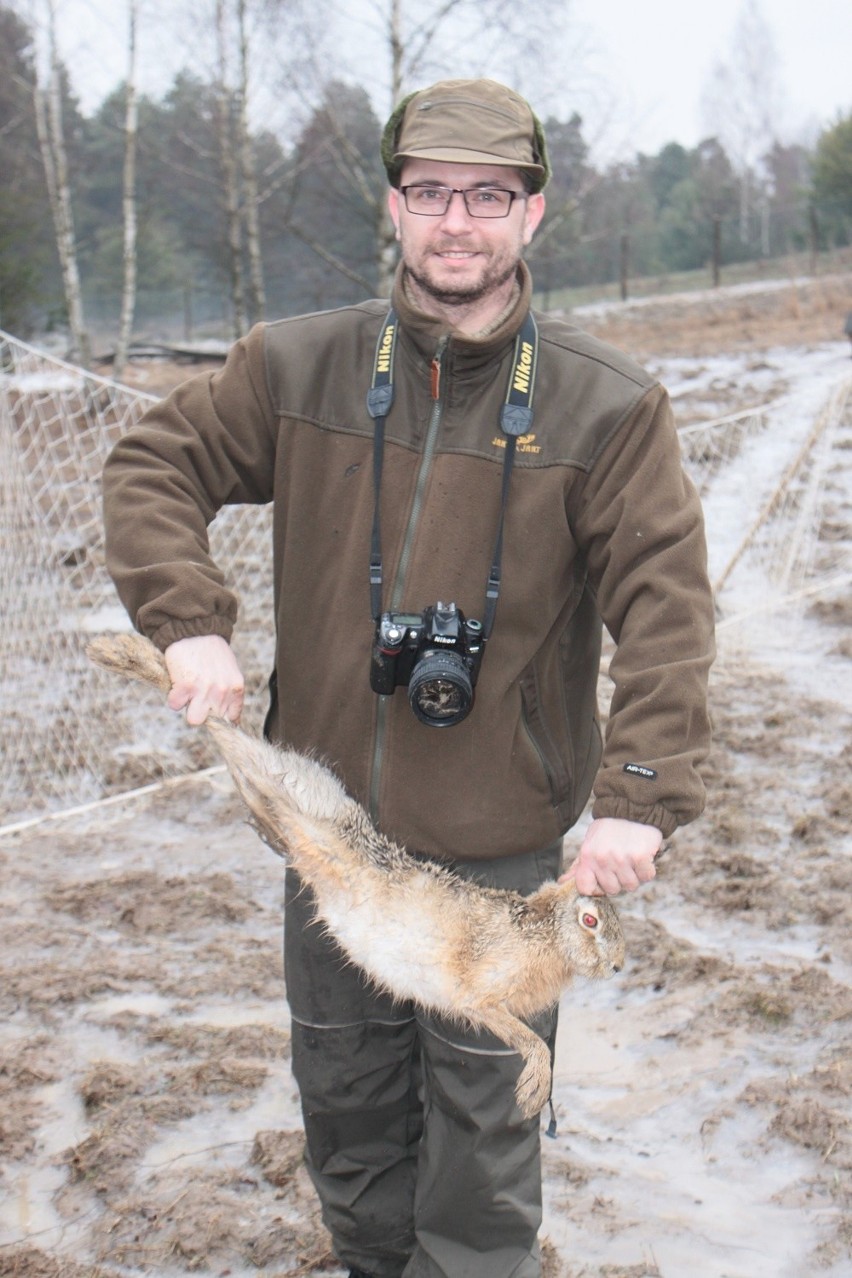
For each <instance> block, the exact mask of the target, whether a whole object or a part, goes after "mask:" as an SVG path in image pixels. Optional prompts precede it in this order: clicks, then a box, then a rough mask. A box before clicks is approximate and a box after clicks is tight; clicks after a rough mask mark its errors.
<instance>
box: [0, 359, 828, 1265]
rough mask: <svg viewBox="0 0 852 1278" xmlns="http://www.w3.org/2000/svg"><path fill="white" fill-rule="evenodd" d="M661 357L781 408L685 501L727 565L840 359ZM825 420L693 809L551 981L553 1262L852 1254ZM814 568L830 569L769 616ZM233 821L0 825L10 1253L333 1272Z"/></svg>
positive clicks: (752, 560)
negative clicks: (618, 939) (601, 964)
mask: <svg viewBox="0 0 852 1278" xmlns="http://www.w3.org/2000/svg"><path fill="white" fill-rule="evenodd" d="M656 371H658V372H659V373H660V375H661V376H662V378H663V380H665V381H666V382H667V384H669V386H670V387H671V389H672V392H673V394H674V397H675V402H676V405H677V409H678V414H679V418H680V420H681V421H683V422H700V421H703V420H707V419H708V418H709V417H712V416H715V415H717V414H718V413H720V412H723V413H734V412H737V411H739V410H740V409H742V408H747V407H754V406H755V405H757V404H760V403H764V402H766V401H770V400H771V401H773V403H774V407H773V408H772V409H771V410H770V411H769V413H768V414H767V417H766V421H765V423H764V424H763V425H762V426H761V427H760V428H756V429H754V430H752V431H751V432H750V433H747V434H746V435H745V436H744V437H743V438H742V440H741V441H740V443H739V444H738V446H737V449H736V452H735V455H733V456H732V457H731V458H730V459H729V461H728V462H727V463H726V464H725V465H724V466H723V467H722V468H721V469H720V470H719V472H718V474H717V475H716V476H715V478H714V479H713V480H712V481H711V482H710V483H709V485H708V488H707V491H706V492H705V506H706V510H707V517H708V531H709V541H710V555H711V567H712V571H713V573H714V574H715V575H718V574H721V573H722V572H724V570H725V568H726V566H727V565H728V564H729V563H730V560H731V557H732V555H733V554H734V553H735V552H736V550H737V548H738V547H739V545H740V543H741V541H742V539H743V536H744V535H745V533H746V532H747V531H748V529H749V527H750V525H751V523H752V520H753V517H754V516H756V515H757V514H758V513H759V512H760V510H761V509H762V508H763V506H764V504H765V503H766V501H767V500H768V499H769V498H770V497H771V496H772V493H773V492H774V491H775V490H776V489H777V487H778V482H779V480H780V479H781V478H782V476H783V475H784V474H785V472H786V471H787V470H788V468H789V466H790V464H791V462H792V461H793V460H794V459H795V457H796V455H797V453H798V452H799V451H800V449H801V446H802V444H803V442H804V441H805V440H806V438H807V437H808V434H809V432H810V431H811V429H812V427H813V423H814V420H815V418H816V417H817V415H818V414H819V412H820V410H821V408H822V407H823V406H824V405H825V404H826V403H827V402H828V401H829V400H830V398H831V395H832V394H833V392H834V391H835V389H836V388H837V387H838V386H839V385H841V384H843V383H844V382H845V381H846V380H847V379H848V378H849V377H850V376H852V361H850V359H849V348H848V345H847V344H845V343H843V342H842V341H824V340H820V341H814V342H805V341H798V342H796V343H791V344H788V345H786V346H780V345H779V346H768V347H766V348H765V349H763V350H761V351H755V349H754V348H753V346H752V347H749V348H748V349H738V350H732V351H731V352H729V353H722V354H709V355H708V354H706V353H703V352H702V353H700V354H698V355H684V354H677V355H673V356H669V357H667V358H665V359H661V360H659V362H658V365H657V368H656ZM825 438H826V442H825V455H824V456H823V457H819V458H818V459H817V460H818V462H819V464H821V465H822V466H823V467H824V472H823V474H824V483H823V484H822V485H821V486H820V487H819V489H818V497H819V500H818V501H816V502H811V505H810V506H808V500H810V498H809V497H808V493H807V492H806V491H805V492H803V496H802V502H801V503H800V504H802V505H803V506H804V507H805V508H806V511H807V518H806V519H804V522H800V524H797V523H796V516H795V511H793V512H792V513H790V512H788V513H786V514H785V515H784V518H783V519H782V520H780V525H779V526H780V528H781V533H780V545H781V548H782V549H783V548H784V547H786V548H788V549H789V547H790V544H791V542H792V541H793V540H797V541H798V542H800V543H801V547H802V548H803V554H804V560H803V559H802V555H799V556H798V558H797V557H796V556H793V557H792V558H793V560H794V561H795V562H794V563H793V568H792V569H791V572H792V576H790V575H789V574H788V576H787V578H785V581H786V586H785V585H784V582H782V583H781V584H780V585H779V584H778V580H776V578H777V573H775V568H777V563H778V559H779V556H780V554H781V551H780V550H779V536H778V535H777V530H776V532H773V521H772V520H770V521H769V523H768V525H767V531H766V532H765V533H762V534H761V535H760V536H759V537H757V538H756V540H755V543H754V547H753V548H752V549H751V550H750V551H749V552H748V553H746V554H744V555H743V556H742V558H741V560H740V561H739V563H738V564H737V566H736V568H735V569H734V570H733V571H732V572H731V574H730V576H729V578H728V579H727V581H726V584H725V588H724V590H723V591H722V592H721V594H720V598H719V604H720V614H721V618H720V619H721V623H722V624H721V628H720V658H719V662H718V664H717V667H716V674H715V679H714V688H713V704H714V720H715V728H716V745H715V749H714V753H713V756H712V758H711V760H710V764H709V767H708V785H709V794H710V800H709V805H708V811H707V814H706V815H705V817H704V818H703V819H702V820H701V821H700V822H697V823H696V824H695V825H694V826H691V827H688V828H687V829H686V830H684V831H682V832H679V833H678V835H677V837H676V838H675V840H674V841H673V846H672V847H671V848H670V850H669V851H668V852H667V854H666V857H665V858H664V860H663V861H662V863H661V866H660V872H659V875H658V878H657V880H656V881H655V883H654V884H653V885H651V886H650V887H648V888H646V889H645V890H643V892H642V893H640V894H638V895H637V896H635V897H631V898H630V899H628V900H624V901H623V902H622V903H621V911H622V916H623V919H624V925H625V932H626V935H627V940H628V953H629V959H628V965H627V968H626V970H625V972H624V973H623V975H622V977H620V978H618V979H617V981H615V982H610V983H608V984H607V985H605V986H599V985H578V986H577V987H576V988H575V989H573V990H570V991H568V992H567V993H566V995H565V997H564V999H563V1005H562V1010H561V1023H560V1042H559V1050H558V1059H557V1075H556V1083H555V1103H556V1111H557V1116H558V1131H557V1135H556V1138H555V1139H553V1140H544V1142H543V1145H544V1159H545V1174H546V1180H545V1190H546V1211H545V1222H544V1228H543V1231H542V1239H543V1249H544V1273H545V1275H546V1278H655V1276H656V1278H660V1276H663V1278H811V1276H817V1275H825V1276H826V1278H840V1276H841V1275H845V1274H848V1273H849V1266H850V1259H852V1125H850V1095H852V1056H850V1030H849V1026H850V1016H852V997H850V977H852V940H850V937H852V930H850V921H852V919H850V899H852V894H850V889H852V832H850V819H849V811H850V801H852V776H850V767H849V760H850V757H852V678H850V674H851V673H852V669H850V662H852V642H851V641H850V622H852V605H850V602H849V599H850V590H849V585H848V583H847V584H845V585H844V584H842V578H843V575H844V573H846V574H848V573H849V570H850V553H852V413H850V410H849V408H848V407H847V410H846V415H845V418H844V422H843V423H842V424H841V426H839V427H838V429H837V430H835V431H833V432H829V433H828V434H827V435H826V437H825ZM812 473H813V470H812V468H808V469H807V470H806V472H805V473H804V477H803V478H801V480H797V482H798V483H800V486H802V487H803V488H804V489H807V482H808V476H809V475H811V474H812ZM791 521H792V522H791ZM774 522H775V524H776V525H778V524H779V521H778V520H775V521H774ZM805 525H807V526H805ZM791 529H792V530H793V531H791ZM797 529H798V531H796V530H797ZM804 561H807V562H806V564H805V568H806V569H807V571H805V568H802V562H804ZM773 573H775V576H773ZM803 573H804V576H803V575H802V574H803ZM815 579H819V580H821V581H823V582H824V581H826V580H829V579H830V580H834V581H836V582H838V583H839V584H835V585H834V586H832V587H830V588H828V589H824V590H821V591H820V592H818V593H814V594H807V595H803V596H802V598H801V601H800V602H799V603H798V604H796V605H795V606H793V605H792V604H788V605H786V606H784V607H782V608H772V607H770V606H769V605H771V604H772V603H773V601H777V598H778V596H779V592H780V593H783V591H784V589H786V588H787V587H790V586H791V583H792V584H793V585H795V583H796V582H798V583H799V584H801V583H802V582H805V583H811V584H812V583H813V581H814V580H815ZM602 692H603V694H604V695H605V693H606V681H605V679H602ZM143 697H145V694H142V693H140V706H141V707H143V710H142V713H143V714H146V715H149V716H150V724H151V733H152V737H156V736H157V734H158V733H160V732H162V725H163V723H164V722H165V718H164V716H165V715H166V712H165V711H164V710H162V709H161V708H160V707H159V705H158V703H157V701H156V699H155V698H153V697H151V698H147V697H145V700H144V701H143V700H142V698H143ZM240 816H241V810H240V807H239V804H238V802H237V800H236V799H235V798H234V796H233V794H232V792H231V790H230V786H229V783H228V782H227V781H226V779H225V778H224V777H222V776H214V777H212V778H208V779H207V780H205V781H203V782H195V783H193V782H185V783H182V784H177V785H172V786H169V787H167V788H165V789H163V790H162V791H160V792H157V793H155V794H153V795H148V796H146V797H144V798H140V799H137V800H135V801H133V802H132V803H128V804H126V805H124V806H119V807H112V808H109V809H105V810H103V811H102V812H101V813H100V814H97V815H94V814H89V815H88V816H85V817H78V818H75V819H73V820H66V821H60V822H53V823H50V824H47V825H44V826H39V827H35V828H33V829H30V830H27V831H26V832H24V833H22V834H19V835H16V836H14V837H9V838H6V839H4V840H0V905H2V910H3V917H4V920H5V922H4V946H3V958H2V965H3V967H2V979H0V1005H2V1014H3V1026H4V1028H3V1031H2V1044H0V1275H13V1274H14V1275H19V1276H20V1278H118V1276H119V1275H120V1276H121V1278H141V1276H142V1275H156V1276H157V1278H178V1275H183V1274H186V1273H187V1272H196V1273H203V1274H208V1275H217V1276H221V1278H224V1276H225V1275H229V1278H248V1276H249V1275H253V1276H256V1275H259V1274H260V1275H267V1276H268V1278H272V1276H273V1275H276V1276H280V1278H283V1276H284V1275H294V1274H311V1273H315V1274H320V1273H324V1274H327V1275H334V1276H335V1278H337V1275H339V1273H340V1271H339V1268H337V1267H336V1266H335V1263H334V1260H333V1258H332V1256H331V1255H330V1253H329V1249H328V1240H327V1237H326V1235H325V1234H324V1231H323V1229H322V1226H321V1224H320V1222H319V1218H318V1213H317V1209H316V1205H315V1203H314V1200H313V1197H312V1194H311V1192H310V1190H309V1187H308V1184H307V1182H306V1178H305V1175H304V1172H303V1170H302V1168H301V1166H300V1151H301V1136H300V1125H299V1117H298V1104H297V1098H296V1094H295V1089H294V1086H293V1084H292V1081H291V1079H290V1075H289V1067H288V1050H289V1049H288V1020H287V1013H286V1007H285V1004H284V1001H283V997H282V982H281V960H280V906H281V898H282V872H281V865H280V862H279V861H278V860H277V859H276V858H275V857H273V856H272V854H271V853H270V852H269V851H268V850H267V849H266V848H264V847H263V846H262V845H261V844H260V843H259V842H258V840H257V839H256V837H255V836H254V835H253V834H252V833H251V831H250V830H248V829H247V828H246V827H245V826H244V825H243V824H242V823H241V820H240ZM577 838H578V834H577V833H575V834H572V835H569V840H568V841H569V845H574V844H575V843H576V840H577Z"/></svg>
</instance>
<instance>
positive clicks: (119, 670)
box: [86, 634, 172, 693]
mask: <svg viewBox="0 0 852 1278" xmlns="http://www.w3.org/2000/svg"><path fill="white" fill-rule="evenodd" d="M86 656H87V657H88V658H89V660H90V661H92V662H94V664H95V665H96V666H101V667H102V669H104V670H111V671H112V672H113V674H120V675H124V677H125V679H136V680H137V681H138V682H139V683H147V684H149V685H150V686H151V687H152V688H157V689H158V690H159V691H160V692H163V693H168V692H169V691H170V690H171V686H172V685H171V680H170V679H169V674H168V671H167V669H166V661H165V658H164V656H163V654H162V653H161V652H160V650H159V649H158V648H155V647H154V645H153V644H152V643H151V641H150V639H145V638H144V637H143V636H142V635H136V634H132V635H98V636H97V638H95V639H93V640H92V641H91V643H89V644H88V645H87V647H86Z"/></svg>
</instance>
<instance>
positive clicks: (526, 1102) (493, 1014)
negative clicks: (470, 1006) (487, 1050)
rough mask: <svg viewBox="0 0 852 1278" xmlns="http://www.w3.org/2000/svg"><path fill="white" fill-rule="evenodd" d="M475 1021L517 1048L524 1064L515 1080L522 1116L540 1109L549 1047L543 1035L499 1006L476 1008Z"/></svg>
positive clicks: (530, 1115) (544, 1096)
mask: <svg viewBox="0 0 852 1278" xmlns="http://www.w3.org/2000/svg"><path fill="white" fill-rule="evenodd" d="M477 1024H478V1025H480V1026H482V1028H483V1029H487V1030H489V1031H490V1032H491V1033H492V1034H494V1035H495V1036H496V1037H497V1038H500V1039H502V1040H503V1042H504V1043H507V1044H508V1046H509V1047H513V1048H514V1049H515V1051H516V1052H519V1053H520V1054H521V1056H522V1057H523V1059H524V1068H523V1070H522V1071H521V1076H520V1078H519V1079H518V1081H517V1083H516V1084H515V1099H516V1100H517V1102H518V1108H519V1109H520V1111H521V1113H522V1114H523V1116H524V1118H533V1117H534V1116H535V1115H536V1114H539V1113H541V1111H542V1110H543V1109H544V1107H545V1105H546V1104H547V1101H548V1098H549V1096H550V1081H551V1080H550V1073H551V1061H550V1049H549V1048H548V1046H547V1044H546V1043H545V1041H544V1039H543V1038H540V1037H539V1035H538V1034H536V1032H535V1030H531V1029H530V1027H529V1026H528V1025H525V1024H524V1022H523V1021H520V1020H518V1018H517V1016H512V1014H511V1012H507V1011H505V1010H504V1009H503V1008H488V1009H487V1010H486V1011H482V1010H480V1011H478V1012H477Z"/></svg>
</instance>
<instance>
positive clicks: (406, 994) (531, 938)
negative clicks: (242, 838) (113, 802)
mask: <svg viewBox="0 0 852 1278" xmlns="http://www.w3.org/2000/svg"><path fill="white" fill-rule="evenodd" d="M88 654H89V656H90V658H91V660H92V661H94V662H95V663H96V664H97V665H99V666H103V667H105V668H106V669H108V670H112V671H114V672H116V673H117V674H122V675H124V676H126V677H127V678H130V679H138V680H141V681H142V682H143V683H147V684H150V685H152V686H153V687H155V688H158V689H160V691H162V692H164V693H167V692H168V690H169V686H170V685H169V677H168V674H167V671H166V666H165V661H164V660H163V657H162V654H161V653H160V652H159V651H158V650H157V649H156V648H155V647H154V645H153V644H151V643H150V642H149V641H148V640H147V639H144V638H142V636H140V635H130V634H125V635H105V636H101V637H99V638H97V639H95V640H93V642H92V643H91V644H90V645H89V648H88ZM205 727H206V728H207V730H208V732H209V733H210V734H211V736H212V737H213V739H214V741H215V742H216V745H217V746H218V748H219V750H220V751H221V753H222V755H223V757H224V759H225V762H226V763H227V765H228V768H229V770H230V772H231V776H232V777H233V779H234V782H235V784H236V786H237V789H238V790H239V793H240V795H241V796H242V799H243V801H244V802H245V804H246V806H247V808H248V809H249V812H250V813H251V817H250V821H251V824H252V825H253V827H254V828H255V829H256V830H257V832H258V834H259V835H260V837H261V838H262V839H263V840H264V841H265V842H266V843H268V844H269V846H270V847H272V848H273V849H274V850H275V851H276V852H278V853H280V854H281V855H283V856H285V857H286V858H287V859H288V861H289V862H290V863H291V864H292V865H293V866H294V867H295V869H296V870H297V871H298V873H299V875H300V876H301V877H302V878H303V879H304V880H305V881H306V882H307V883H309V884H310V886H311V888H312V889H313V892H314V895H315V897H316V901H317V914H318V916H319V917H320V919H321V920H322V921H323V923H324V924H325V926H326V927H327V928H328V931H329V932H330V933H331V934H332V935H333V936H334V938H335V939H336V941H337V942H338V944H339V945H340V946H341V947H342V948H343V950H344V951H345V952H346V954H347V955H348V956H349V958H350V959H351V960H352V961H353V962H354V963H357V964H358V965H359V966H360V967H361V968H362V969H363V970H364V971H365V972H366V973H367V974H368V975H369V976H370V977H371V979H372V980H373V981H374V982H375V983H376V985H377V986H379V987H380V988H382V989H384V990H386V991H388V992H389V993H391V994H392V995H395V996H396V997H398V998H400V999H406V1000H411V1001H413V1002H414V1003H416V1004H418V1005H419V1006H420V1007H421V1008H423V1009H424V1010H426V1011H428V1012H431V1013H437V1014H440V1015H442V1016H445V1017H449V1018H451V1019H452V1020H454V1021H456V1022H459V1023H463V1024H467V1025H468V1026H471V1027H473V1028H474V1029H482V1030H486V1031H490V1032H491V1033H492V1034H494V1035H495V1036H496V1037H497V1038H499V1039H501V1040H502V1041H503V1042H504V1043H506V1044H507V1045H508V1046H510V1047H512V1048H513V1049H514V1050H515V1051H517V1052H519V1053H520V1055H521V1056H522V1057H523V1060H524V1068H523V1071H522V1073H521V1075H520V1078H519V1079H518V1083H517V1086H516V1089H515V1095H516V1098H517V1102H518V1105H519V1107H520V1109H521V1111H522V1113H523V1114H524V1116H525V1117H528V1118H529V1117H532V1115H534V1114H536V1113H538V1112H539V1111H540V1110H541V1109H542V1108H543V1106H544V1105H545V1104H546V1102H547V1099H548V1095H549V1091H550V1071H551V1061H550V1052H549V1050H548V1047H547V1045H546V1044H545V1042H544V1041H543V1040H542V1039H541V1038H540V1037H539V1035H537V1034H536V1033H535V1032H534V1031H533V1030H531V1029H530V1028H529V1027H528V1026H527V1025H525V1024H524V1022H523V1020H521V1019H520V1018H521V1017H526V1018H529V1017H533V1016H535V1015H536V1014H537V1013H539V1012H542V1011H544V1010H545V1009H547V1008H549V1007H551V1006H553V1004H555V1003H556V1002H557V1000H558V998H559V995H560V992H561V990H562V989H563V988H564V986H566V985H567V984H568V983H569V981H570V980H571V978H572V977H573V976H575V975H576V974H580V975H581V976H585V977H591V978H602V977H609V976H612V975H613V973H615V972H618V971H620V970H621V967H622V964H623V962H624V938H623V935H622V931H621V925H620V923H619V920H618V915H617V913H616V911H615V908H614V906H613V905H612V903H611V902H610V901H608V900H606V899H605V898H599V897H588V896H580V895H578V893H577V889H576V887H575V886H574V884H573V883H571V882H568V883H563V884H557V883H545V884H543V885H542V887H540V888H539V889H538V891H537V892H535V893H533V895H532V896H528V897H523V896H521V895H520V894H519V893H516V892H507V891H497V890H493V889H489V888H483V887H480V886H478V885H477V884H474V883H470V882H468V881H467V880H465V879H461V878H459V877H458V876H457V875H456V874H454V873H453V872H452V870H450V869H448V868H446V867H443V866H440V865H436V864H434V863H433V862H431V861H424V860H420V859H418V858H416V857H414V856H410V855H409V854H408V853H407V852H406V851H405V850H404V849H403V848H401V847H399V846H398V845H397V844H395V843H392V842H391V841H390V840H389V839H386V838H384V837H383V836H382V835H381V834H379V832H378V831H377V830H376V828H375V826H374V825H373V824H372V822H371V820H370V818H369V817H368V816H367V813H366V812H365V811H364V809H363V808H362V807H361V806H360V805H359V804H358V803H356V802H355V800H354V799H352V798H350V797H349V795H348V794H347V793H346V791H345V790H344V789H343V786H342V785H341V784H340V782H339V781H338V780H337V779H336V777H334V776H333V774H332V773H331V772H330V771H329V770H328V768H326V767H324V766H323V765H322V764H320V763H317V762H316V761H315V760H313V759H310V758H307V757H306V756H305V755H302V754H297V753H296V752H295V751H292V750H286V749H281V748H279V747H277V746H274V745H271V744H269V743H268V742H266V741H262V740H259V739H258V738H256V737H252V736H249V735H248V734H247V733H246V732H244V731H243V730H242V729H241V728H239V727H236V726H235V725H234V724H231V723H229V722H226V721H225V720H223V719H214V718H211V719H208V720H207V722H206V724H205Z"/></svg>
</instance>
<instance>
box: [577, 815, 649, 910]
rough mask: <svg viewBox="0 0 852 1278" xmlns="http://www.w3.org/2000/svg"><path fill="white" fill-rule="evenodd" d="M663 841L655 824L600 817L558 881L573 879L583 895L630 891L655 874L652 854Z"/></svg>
mask: <svg viewBox="0 0 852 1278" xmlns="http://www.w3.org/2000/svg"><path fill="white" fill-rule="evenodd" d="M662 843H663V836H662V832H661V831H660V830H658V829H657V827H656V826H655V825H642V824H641V823H640V822H639V821H623V820H621V819H619V818H617V817H600V818H599V819H598V820H596V821H593V822H592V824H591V825H590V826H589V828H588V830H587V831H586V837H585V838H584V839H583V843H582V846H581V847H580V851H579V852H578V854H577V856H576V857H575V859H574V861H573V862H572V863H571V865H569V867H568V869H567V870H566V871H565V873H564V874H563V875H562V877H561V878H560V880H559V882H560V883H564V882H565V881H566V880H567V879H573V880H574V882H575V883H576V884H577V891H578V892H580V893H582V895H583V896H601V895H604V896H617V895H618V893H619V892H633V891H635V889H636V888H638V887H639V886H640V885H641V884H642V883H649V882H650V880H651V879H653V878H654V876H655V875H656V873H657V871H656V869H655V867H654V857H655V856H656V855H657V853H658V852H659V850H660V848H661V847H662Z"/></svg>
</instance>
